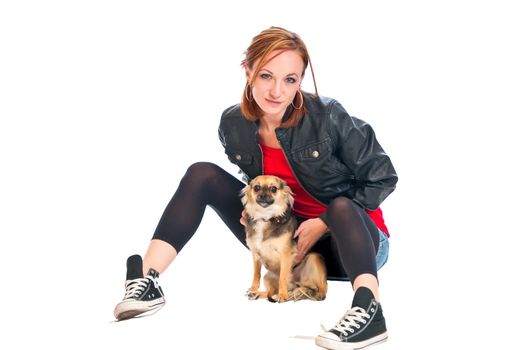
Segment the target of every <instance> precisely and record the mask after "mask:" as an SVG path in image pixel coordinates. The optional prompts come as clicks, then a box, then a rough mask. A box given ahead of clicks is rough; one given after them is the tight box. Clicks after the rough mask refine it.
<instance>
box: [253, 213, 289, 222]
mask: <svg viewBox="0 0 527 350" xmlns="http://www.w3.org/2000/svg"><path fill="white" fill-rule="evenodd" d="M290 217H291V211H290V210H287V211H286V212H285V213H283V214H282V215H279V216H273V217H272V218H269V219H258V220H254V218H251V220H252V221H254V222H258V221H264V222H271V223H273V224H277V225H282V224H284V223H286V222H287V220H289V218H290Z"/></svg>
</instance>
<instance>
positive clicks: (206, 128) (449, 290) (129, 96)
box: [0, 0, 527, 349]
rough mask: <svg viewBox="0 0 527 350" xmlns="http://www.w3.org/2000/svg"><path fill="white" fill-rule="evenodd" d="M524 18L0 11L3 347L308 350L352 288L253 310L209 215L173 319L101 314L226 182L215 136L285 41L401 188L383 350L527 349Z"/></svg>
mask: <svg viewBox="0 0 527 350" xmlns="http://www.w3.org/2000/svg"><path fill="white" fill-rule="evenodd" d="M526 15H527V13H526V11H525V10H524V9H523V8H522V6H520V1H518V2H513V1H492V2H491V1H477V2H476V1H474V2H468V1H437V2H425V1H413V2H412V1H361V2H359V1H346V2H344V1H342V2H340V1H339V2H338V1H334V2H331V1H325V2H322V1H318V2H310V1H277V2H275V1H265V2H259V3H258V4H252V3H251V4H249V2H244V3H230V2H227V1H217V2H213V1H210V2H205V1H194V2H190V1H185V2H176V1H173V2H170V1H107V0H105V1H83V2H80V1H34V2H29V1H16V2H15V1H3V2H2V3H1V4H0V118H1V122H0V161H1V163H0V164H1V172H0V180H1V181H0V237H1V238H0V239H1V242H0V243H1V244H0V259H1V267H2V268H3V279H2V283H1V288H0V293H1V298H2V304H3V307H2V309H1V317H2V319H3V322H2V324H3V326H2V331H1V333H2V339H3V341H11V345H10V346H9V348H13V349H22V348H24V349H27V348H31V347H39V348H40V347H42V348H44V347H45V348H48V347H54V348H66V347H67V348H72V349H79V348H94V347H95V346H98V347H100V346H102V347H104V348H120V349H125V348H140V346H144V345H149V346H154V347H157V348H198V347H199V348H207V347H216V346H217V347H221V348H234V349H241V348H247V347H250V348H252V349H270V348H272V349H285V348H288V349H314V348H316V347H315V345H313V338H312V337H314V336H315V335H316V334H317V333H318V332H319V331H320V327H319V324H320V323H321V322H322V323H324V325H326V327H330V326H333V325H334V323H335V322H336V321H337V320H338V319H339V318H340V316H342V314H343V313H344V311H345V310H346V309H347V308H348V307H349V305H350V303H351V299H352V290H351V288H350V286H349V285H348V284H347V283H342V282H340V283H337V282H331V283H330V291H329V294H328V298H327V300H326V301H324V302H320V303H313V302H307V301H303V302H299V303H287V304H281V305H274V304H270V303H267V302H264V301H258V302H249V301H247V300H245V299H244V298H243V294H244V291H245V290H246V288H247V287H248V286H249V283H250V280H251V262H250V261H251V258H250V255H249V253H248V251H246V250H245V249H244V248H243V247H242V246H241V245H240V244H239V243H238V242H237V241H236V240H235V239H234V237H233V236H232V235H231V234H230V232H229V231H228V230H227V229H226V227H224V226H223V225H222V223H221V221H220V219H219V218H218V217H217V216H216V215H215V213H214V212H213V211H212V210H210V209H208V210H207V212H206V215H205V218H204V220H203V223H202V225H201V226H200V228H199V230H198V232H197V233H196V235H195V237H194V239H193V240H192V241H191V242H190V243H189V244H188V245H187V246H186V247H185V249H184V250H183V251H182V252H181V254H180V255H179V256H178V258H177V259H176V261H175V263H174V264H173V265H171V267H170V268H169V269H168V270H167V272H166V273H165V274H163V275H162V276H161V285H162V286H163V288H164V291H165V293H166V295H167V305H166V307H165V308H163V309H162V310H161V311H160V312H159V313H157V314H156V315H154V316H152V317H146V318H142V319H137V320H131V321H127V322H121V323H115V322H113V315H112V312H113V307H114V306H115V304H116V303H117V302H118V301H119V300H120V299H121V298H122V296H123V293H124V288H123V285H124V277H125V261H126V258H127V257H128V255H131V254H134V253H139V254H144V251H145V249H146V247H147V245H148V242H149V240H150V238H151V235H152V233H153V231H154V229H155V226H156V224H157V222H158V220H159V217H160V216H161V213H162V211H163V209H164V207H165V205H166V204H167V203H168V201H169V199H170V198H171V196H172V194H173V192H174V191H175V190H176V188H177V186H178V183H179V180H180V178H181V177H182V176H183V174H184V172H185V170H186V168H187V167H188V166H189V165H190V164H192V163H193V162H196V161H211V162H215V163H217V164H219V165H220V166H222V167H224V168H226V169H228V170H229V171H230V172H231V173H233V174H236V169H235V168H234V166H232V165H231V164H230V163H229V162H228V160H227V158H226V156H225V155H224V154H223V150H222V148H221V145H220V143H219V141H218V140H217V126H218V122H219V117H220V115H221V112H222V111H223V109H224V108H226V107H228V106H230V105H232V104H235V103H238V101H239V100H240V97H241V93H242V90H243V86H244V77H243V71H242V70H241V68H240V67H239V63H240V61H241V59H242V54H243V51H244V50H245V48H246V47H247V46H248V45H249V43H250V40H251V38H252V37H253V36H254V35H256V34H257V33H259V32H260V31H261V30H263V29H266V28H268V27H270V26H271V25H278V26H283V27H286V28H288V29H290V30H292V31H295V32H297V33H299V34H300V35H301V36H302V38H303V39H304V41H305V42H306V44H307V45H308V48H309V49H310V53H311V56H312V62H313V65H314V70H315V75H316V79H317V84H318V89H319V93H320V94H322V95H326V96H331V97H334V98H336V99H338V100H339V101H340V102H341V103H342V104H343V105H344V107H345V108H346V109H347V110H348V112H349V113H350V114H352V115H356V116H358V117H360V118H362V119H365V120H366V121H368V122H369V123H370V124H372V126H373V127H374V129H375V130H376V132H377V136H378V139H379V141H380V142H381V144H382V145H383V147H384V149H385V150H386V151H387V153H388V154H389V155H390V156H391V158H392V160H393V163H394V165H395V167H396V169H397V171H398V174H399V177H400V182H399V184H398V188H397V190H396V191H395V192H394V193H393V194H392V195H391V196H390V197H389V198H388V199H387V200H386V201H385V202H384V204H383V206H382V207H383V209H384V211H385V219H386V221H387V224H388V226H389V228H390V230H391V233H392V238H391V253H390V254H391V255H390V260H389V263H388V264H387V265H386V267H385V268H383V269H382V270H381V271H380V273H379V278H380V280H381V300H382V303H383V307H384V311H385V316H386V319H387V324H388V328H389V332H390V340H389V342H388V343H386V344H384V345H381V346H379V349H382V348H384V349H402V348H412V349H413V348H417V346H422V347H425V348H427V349H443V348H476V347H480V348H481V347H485V348H490V347H495V348H501V349H504V348H511V349H518V348H522V346H523V347H524V346H525V343H526V342H525V340H523V339H521V338H522V331H523V329H524V325H525V311H526V309H525V302H524V300H525V295H526V293H527V290H526V287H525V266H526V264H525V261H524V256H525V253H524V252H525V245H524V244H525V233H526V229H525V223H524V220H523V218H524V217H525V215H524V213H523V209H524V207H525V206H524V198H525V195H526V190H525V173H524V172H523V169H524V168H525V167H524V165H525V155H524V153H525V150H526V149H527V148H526V142H525V135H524V130H525V128H522V127H520V123H521V122H522V119H524V118H525V117H526V116H527V113H526V112H527V108H526V97H527V69H526V66H527V65H526V63H525V62H527V53H526V44H525V43H526V36H525V33H526V32H527V24H526V21H525V18H526ZM304 87H305V89H306V90H308V91H313V89H312V81H311V79H310V77H309V74H308V75H306V79H305V82H304ZM520 343H521V344H523V345H520Z"/></svg>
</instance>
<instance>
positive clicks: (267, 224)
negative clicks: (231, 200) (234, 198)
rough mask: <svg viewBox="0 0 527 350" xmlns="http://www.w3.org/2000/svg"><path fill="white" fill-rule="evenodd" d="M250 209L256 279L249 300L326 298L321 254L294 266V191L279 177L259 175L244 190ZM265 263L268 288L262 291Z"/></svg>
mask: <svg viewBox="0 0 527 350" xmlns="http://www.w3.org/2000/svg"><path fill="white" fill-rule="evenodd" d="M241 195H242V203H243V205H244V207H245V211H246V226H245V232H246V240H247V245H248V246H249V248H250V249H251V252H252V255H253V266H254V274H253V282H252V285H251V288H249V290H248V291H247V296H248V298H249V299H252V300H255V299H258V298H260V297H267V299H268V300H269V301H278V302H284V301H288V300H295V301H296V300H300V299H311V300H324V299H325V298H326V292H327V278H326V266H325V264H324V260H323V258H322V256H321V255H320V254H317V253H308V254H307V255H306V256H305V257H304V259H303V260H302V261H301V262H300V263H299V264H298V265H296V266H295V267H293V259H294V257H295V255H296V253H297V249H296V242H295V241H294V240H293V235H294V233H295V230H296V227H297V222H296V219H295V217H294V216H292V215H291V208H292V206H293V194H292V192H291V189H290V188H289V186H287V184H286V183H285V182H284V181H283V180H282V179H280V178H278V177H276V176H264V175H262V176H258V177H256V178H254V179H253V180H252V181H251V183H250V184H249V185H247V186H246V187H245V188H244V189H243V190H242V191H241ZM262 265H263V266H264V267H265V268H266V269H267V274H266V275H265V277H264V285H265V288H266V289H267V290H266V291H259V288H260V278H261V268H262Z"/></svg>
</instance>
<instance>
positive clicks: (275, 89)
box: [270, 81, 282, 99]
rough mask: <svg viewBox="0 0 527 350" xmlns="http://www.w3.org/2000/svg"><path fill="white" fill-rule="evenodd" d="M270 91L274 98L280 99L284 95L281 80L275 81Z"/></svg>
mask: <svg viewBox="0 0 527 350" xmlns="http://www.w3.org/2000/svg"><path fill="white" fill-rule="evenodd" d="M270 93H271V97H272V98H273V99H278V98H279V97H280V96H282V86H281V85H280V82H279V81H275V82H274V83H273V86H272V87H271V91H270Z"/></svg>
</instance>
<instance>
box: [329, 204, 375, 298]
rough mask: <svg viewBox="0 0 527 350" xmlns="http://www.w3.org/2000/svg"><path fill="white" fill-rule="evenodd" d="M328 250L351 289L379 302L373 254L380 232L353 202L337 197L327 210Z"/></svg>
mask: <svg viewBox="0 0 527 350" xmlns="http://www.w3.org/2000/svg"><path fill="white" fill-rule="evenodd" d="M327 225H328V227H329V229H330V230H331V243H332V244H331V248H332V249H331V250H332V253H333V254H334V255H336V256H337V257H338V259H339V260H340V265H341V266H342V268H343V269H344V271H345V272H346V274H347V276H348V277H349V279H350V281H351V283H352V285H353V289H354V290H357V289H358V288H359V287H361V286H363V287H367V288H369V289H370V290H371V291H372V293H373V295H374V296H375V299H377V300H379V288H378V281H377V263H376V259H375V258H376V253H377V249H378V247H379V230H378V228H377V226H376V225H375V223H374V222H373V220H372V219H371V218H370V217H369V216H368V214H367V213H366V212H365V211H364V210H363V209H362V208H360V207H359V206H358V205H357V204H355V203H354V202H353V201H352V200H350V199H348V198H345V197H339V198H336V199H334V200H333V201H332V202H331V203H330V204H329V206H328V208H327Z"/></svg>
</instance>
